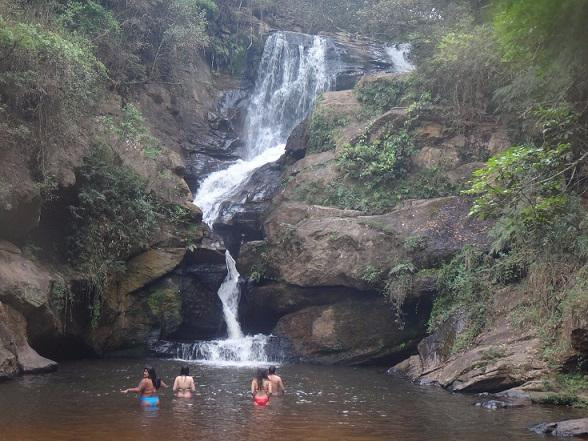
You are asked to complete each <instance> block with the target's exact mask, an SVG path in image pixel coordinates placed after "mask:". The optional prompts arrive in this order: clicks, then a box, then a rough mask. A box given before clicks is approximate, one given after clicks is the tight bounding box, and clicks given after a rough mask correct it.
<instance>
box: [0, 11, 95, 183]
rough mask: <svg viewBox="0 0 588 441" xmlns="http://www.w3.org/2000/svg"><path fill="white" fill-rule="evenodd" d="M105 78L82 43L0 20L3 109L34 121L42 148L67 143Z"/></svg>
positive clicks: (74, 39) (87, 48)
mask: <svg viewBox="0 0 588 441" xmlns="http://www.w3.org/2000/svg"><path fill="white" fill-rule="evenodd" d="M105 76H106V70H105V67H104V65H103V64H102V63H101V62H100V61H98V60H97V59H96V57H95V56H94V55H93V54H92V51H91V48H90V45H89V43H88V42H87V41H86V40H83V39H81V38H76V37H73V36H71V35H66V34H61V33H58V32H55V31H50V30H46V29H44V28H43V27H41V26H40V25H33V24H28V23H22V22H17V21H16V22H15V21H10V20H8V19H6V18H3V17H2V16H0V95H2V97H3V101H4V103H5V107H4V110H5V111H11V112H14V114H15V115H18V116H19V117H20V118H22V119H23V120H25V121H27V122H31V123H34V124H33V126H34V127H35V131H34V135H36V136H37V138H38V140H39V141H40V142H41V143H42V145H46V144H48V143H50V142H51V141H60V142H63V141H65V140H66V139H67V136H66V135H67V134H68V133H71V131H72V130H71V129H72V128H75V127H76V124H79V122H80V120H81V118H82V117H84V116H86V115H88V114H89V112H90V111H91V110H92V109H93V108H94V107H95V104H96V101H97V99H98V94H99V92H100V90H101V85H102V82H103V80H104V78H105ZM19 127H21V128H24V127H25V126H23V125H20V126H19V125H17V126H16V127H15V128H14V129H13V130H15V129H16V130H18V131H19V132H21V133H22V134H23V135H25V136H26V135H28V133H26V132H28V129H19ZM42 153H44V152H42ZM41 156H42V157H41V161H42V160H43V159H44V158H43V155H41ZM40 166H41V168H42V166H43V164H40ZM41 171H43V170H41Z"/></svg>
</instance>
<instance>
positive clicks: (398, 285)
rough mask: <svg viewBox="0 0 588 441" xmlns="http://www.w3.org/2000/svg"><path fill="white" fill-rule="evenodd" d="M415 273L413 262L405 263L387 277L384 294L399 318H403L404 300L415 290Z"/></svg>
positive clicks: (398, 264)
mask: <svg viewBox="0 0 588 441" xmlns="http://www.w3.org/2000/svg"><path fill="white" fill-rule="evenodd" d="M415 272H416V267H415V266H414V264H413V263H412V262H411V261H403V262H399V263H397V264H396V265H395V266H394V267H392V269H390V271H389V272H388V276H387V277H386V281H385V284H384V290H383V293H384V295H385V296H386V298H387V299H388V301H389V302H391V303H392V304H393V305H394V306H395V308H396V312H397V314H398V317H399V318H401V317H402V305H403V304H404V300H405V299H406V297H407V296H408V294H409V293H410V291H411V290H412V288H413V284H414V273H415Z"/></svg>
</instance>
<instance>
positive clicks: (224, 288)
mask: <svg viewBox="0 0 588 441" xmlns="http://www.w3.org/2000/svg"><path fill="white" fill-rule="evenodd" d="M225 258H226V261H227V269H228V273H227V277H225V280H224V281H223V284H222V285H221V287H220V288H219V290H218V296H219V298H220V299H221V302H222V304H223V314H224V316H225V322H226V323H227V332H228V334H229V339H230V340H234V339H239V338H243V331H241V325H240V324H239V317H238V313H239V300H240V298H241V291H240V289H239V272H238V271H237V267H236V265H235V259H233V256H231V253H229V252H228V251H226V252H225Z"/></svg>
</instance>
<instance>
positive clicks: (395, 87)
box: [353, 78, 407, 115]
mask: <svg viewBox="0 0 588 441" xmlns="http://www.w3.org/2000/svg"><path fill="white" fill-rule="evenodd" d="M406 89H407V84H406V82H405V81H403V80H401V79H399V78H378V79H376V80H373V81H365V82H364V81H361V82H359V83H358V84H357V86H355V88H354V89H353V92H354V93H355V96H356V97H357V100H358V101H359V102H360V103H361V104H362V106H363V108H364V109H365V111H366V113H367V114H369V115H378V114H382V113H384V112H386V111H388V110H390V109H391V108H392V107H397V106H399V105H400V103H401V101H402V98H403V97H404V94H405V92H406Z"/></svg>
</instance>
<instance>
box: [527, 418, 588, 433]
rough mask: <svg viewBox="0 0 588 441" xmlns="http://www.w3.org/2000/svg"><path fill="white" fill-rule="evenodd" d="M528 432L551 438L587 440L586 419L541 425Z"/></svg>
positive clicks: (587, 427) (587, 419)
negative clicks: (542, 434)
mask: <svg viewBox="0 0 588 441" xmlns="http://www.w3.org/2000/svg"><path fill="white" fill-rule="evenodd" d="M530 430H532V431H533V432H536V433H544V434H548V435H553V436H561V437H579V438H588V418H580V419H576V420H566V421H559V422H554V423H542V424H538V425H536V426H533V427H531V428H530Z"/></svg>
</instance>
